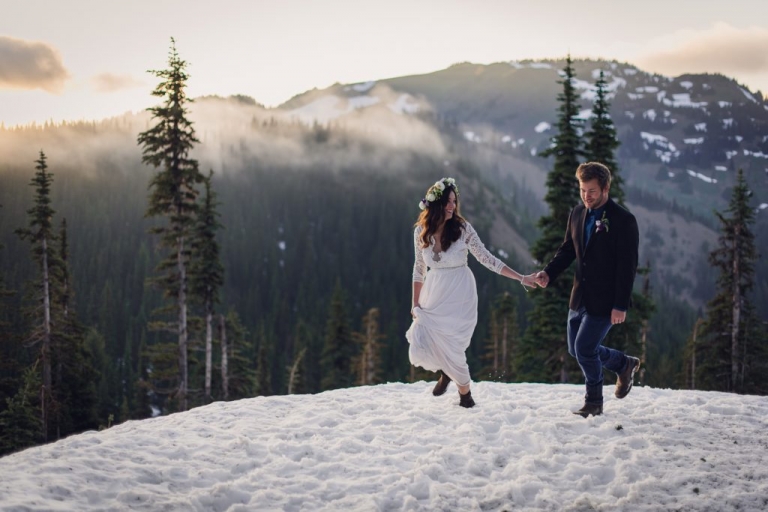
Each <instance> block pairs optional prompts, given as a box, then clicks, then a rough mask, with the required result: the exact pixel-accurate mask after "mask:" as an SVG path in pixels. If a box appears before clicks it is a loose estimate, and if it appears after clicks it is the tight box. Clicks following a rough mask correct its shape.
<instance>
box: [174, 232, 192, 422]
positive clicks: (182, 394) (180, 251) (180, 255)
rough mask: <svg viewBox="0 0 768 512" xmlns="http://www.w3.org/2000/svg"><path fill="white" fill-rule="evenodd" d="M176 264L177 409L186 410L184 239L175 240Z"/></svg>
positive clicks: (185, 273)
mask: <svg viewBox="0 0 768 512" xmlns="http://www.w3.org/2000/svg"><path fill="white" fill-rule="evenodd" d="M177 241H178V244H177V250H176V251H177V252H176V262H177V269H178V272H179V298H178V303H179V391H178V397H179V407H180V408H181V410H182V411H186V410H187V389H188V385H189V376H188V373H187V372H188V369H187V269H186V266H185V265H184V237H183V236H179V237H178V238H177Z"/></svg>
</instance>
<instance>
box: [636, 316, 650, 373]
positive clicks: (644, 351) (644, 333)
mask: <svg viewBox="0 0 768 512" xmlns="http://www.w3.org/2000/svg"><path fill="white" fill-rule="evenodd" d="M648 330H649V327H648V320H647V319H645V320H643V322H642V327H640V346H641V353H640V376H639V377H640V378H639V380H638V383H639V384H640V385H641V386H644V385H645V360H646V358H647V357H648Z"/></svg>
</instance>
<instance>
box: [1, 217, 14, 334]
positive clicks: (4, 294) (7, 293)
mask: <svg viewBox="0 0 768 512" xmlns="http://www.w3.org/2000/svg"><path fill="white" fill-rule="evenodd" d="M2 207H3V205H1V204H0V208H2ZM4 247H5V246H4V245H3V244H0V251H2V250H3V248H4ZM11 295H13V292H12V291H11V290H9V289H7V288H6V287H5V280H4V279H3V275H2V274H0V300H3V299H4V298H5V297H10V296H11ZM0 321H2V318H0Z"/></svg>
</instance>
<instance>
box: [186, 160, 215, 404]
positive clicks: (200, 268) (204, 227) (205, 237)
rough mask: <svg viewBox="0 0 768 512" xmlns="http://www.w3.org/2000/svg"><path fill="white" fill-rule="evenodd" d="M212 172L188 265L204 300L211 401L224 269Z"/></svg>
mask: <svg viewBox="0 0 768 512" xmlns="http://www.w3.org/2000/svg"><path fill="white" fill-rule="evenodd" d="M212 177H213V171H210V172H209V173H208V176H207V177H206V178H205V181H204V184H205V196H204V197H203V204H202V205H201V206H200V211H199V213H198V216H197V221H196V225H195V233H194V238H193V240H192V254H193V255H194V257H193V260H192V264H191V266H190V276H189V277H190V290H191V292H192V294H193V295H194V296H195V297H197V298H198V299H199V300H200V301H201V302H202V303H203V311H204V314H205V400H206V402H210V401H211V374H212V366H213V364H212V360H213V316H214V307H215V306H216V304H218V302H219V289H220V288H221V286H222V285H223V284H224V268H223V267H222V265H221V261H220V259H219V243H218V242H217V241H216V231H218V229H219V228H221V227H222V226H221V224H219V221H218V217H219V213H218V212H217V211H216V205H217V203H216V194H215V193H214V192H213V190H212V189H211V179H212Z"/></svg>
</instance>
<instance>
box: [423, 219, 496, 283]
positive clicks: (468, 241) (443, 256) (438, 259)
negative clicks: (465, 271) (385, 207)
mask: <svg viewBox="0 0 768 512" xmlns="http://www.w3.org/2000/svg"><path fill="white" fill-rule="evenodd" d="M419 235H421V226H417V227H416V229H414V231H413V248H414V252H415V255H416V258H415V261H414V263H413V280H414V281H418V282H420V283H423V282H424V278H425V277H426V276H427V267H429V268H431V269H436V268H452V267H461V266H464V265H466V264H467V254H468V253H470V252H471V253H472V256H474V257H475V259H476V260H477V261H479V262H480V263H481V264H483V265H484V266H485V267H487V268H489V269H490V270H493V271H494V272H496V273H497V274H498V273H500V272H501V269H502V268H504V262H503V261H501V260H500V259H499V258H497V257H496V256H494V255H493V254H491V252H490V251H489V250H488V249H486V248H485V245H483V242H482V241H481V240H480V237H479V236H477V231H475V228H473V227H472V225H471V224H470V223H469V222H467V223H466V224H465V225H464V230H463V232H462V235H461V236H460V237H459V239H458V240H456V241H455V242H453V243H452V244H451V246H450V247H449V248H448V250H447V251H440V252H439V253H437V254H435V252H434V248H435V242H434V239H433V240H432V242H431V243H430V244H429V247H427V248H422V247H421V238H420V236H419Z"/></svg>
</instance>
